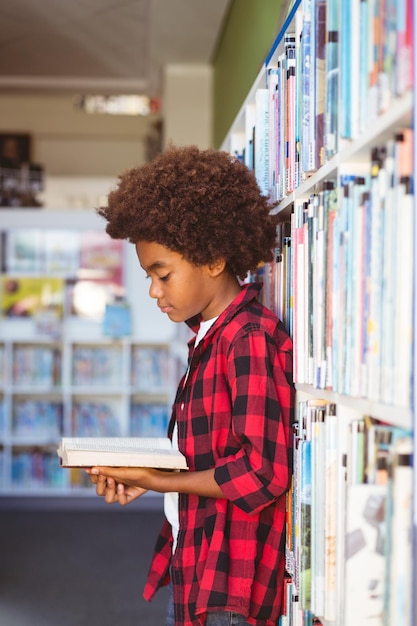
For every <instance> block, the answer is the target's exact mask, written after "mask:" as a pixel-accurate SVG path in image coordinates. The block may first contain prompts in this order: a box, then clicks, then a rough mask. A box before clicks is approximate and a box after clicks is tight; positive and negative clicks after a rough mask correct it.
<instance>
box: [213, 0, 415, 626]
mask: <svg viewBox="0 0 417 626" xmlns="http://www.w3.org/2000/svg"><path fill="white" fill-rule="evenodd" d="M413 18H414V22H415V19H416V18H415V16H413V9H412V2H411V0H398V1H394V0H393V1H391V2H389V1H387V0H363V1H359V0H342V2H340V1H339V0H327V2H326V1H325V0H300V1H298V2H294V3H292V7H291V9H290V11H289V13H288V16H287V19H286V21H285V23H284V25H283V27H282V29H281V31H280V33H279V34H278V36H277V38H276V40H275V41H274V42H273V45H272V47H271V50H270V53H269V54H268V56H267V58H266V60H265V64H264V67H263V68H262V69H261V71H260V72H259V75H258V77H257V78H256V80H255V82H254V84H253V86H252V88H251V90H250V92H249V93H248V95H247V97H246V99H245V101H244V102H243V103H242V106H241V109H240V111H239V113H238V115H237V116H236V119H235V120H234V122H233V124H232V126H231V128H230V131H229V133H228V134H227V136H226V138H225V140H224V142H223V145H222V149H224V150H226V151H228V152H229V153H230V154H232V155H234V156H235V157H236V158H239V159H240V160H242V161H243V162H245V163H246V164H247V165H248V167H250V168H251V169H253V170H254V175H255V176H256V178H257V181H258V184H259V186H260V188H261V190H262V192H263V193H264V194H267V195H269V197H270V199H271V212H272V213H274V214H276V215H277V219H278V225H277V242H276V250H275V255H274V256H275V259H274V261H273V263H271V264H268V265H265V266H264V267H262V268H260V269H259V271H258V272H256V273H255V274H254V276H253V277H251V278H253V279H254V280H256V279H258V280H262V281H263V282H264V290H263V292H264V295H263V298H264V302H265V304H267V306H270V307H271V308H273V309H274V310H275V311H276V312H277V314H278V316H279V317H280V318H281V319H282V320H283V321H284V323H285V324H286V327H287V329H288V331H289V333H290V334H291V336H292V338H293V344H294V383H295V388H296V409H295V425H294V472H293V483H292V489H291V490H290V492H289V493H288V506H287V545H286V560H287V572H288V578H287V579H286V583H285V591H284V593H285V594H286V599H287V602H286V610H285V615H283V616H282V617H281V626H282V625H285V624H312V623H321V624H325V625H337V626H353V625H354V624H355V625H356V624H360V625H361V626H367V625H368V624H369V625H370V624H375V625H376V624H378V625H381V626H382V625H384V626H387V625H388V624H402V625H404V626H412V624H415V623H416V620H417V613H416V606H415V599H414V598H415V589H416V566H415V563H416V562H417V559H416V556H417V555H416V539H417V533H416V519H417V514H416V511H417V506H416V498H415V484H416V471H415V467H414V462H413V453H414V449H415V425H416V418H415V409H414V402H415V393H414V384H415V381H414V375H413V372H414V364H415V353H414V351H415V347H414V340H413V339H414V336H415V319H413V318H415V310H416V307H415V293H416V289H415V287H416V269H415V267H416V263H415V250H416V246H415V241H416V234H415V233H416V220H415V211H416V204H415V200H414V196H413V187H414V184H413V183H414V180H415V169H416V167H415V158H414V155H415V148H416V144H415V136H414V120H415V116H416V114H415V109H414V97H415V94H414V83H415V66H414V62H413V59H414V58H415V50H414V39H413ZM413 590H414V591H413Z"/></svg>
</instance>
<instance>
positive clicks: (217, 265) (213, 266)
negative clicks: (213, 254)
mask: <svg viewBox="0 0 417 626" xmlns="http://www.w3.org/2000/svg"><path fill="white" fill-rule="evenodd" d="M225 268H226V261H225V260H224V259H217V260H216V261H213V262H212V263H209V266H208V269H209V272H210V275H211V276H213V277H214V276H218V275H219V274H221V273H222V272H224V270H225Z"/></svg>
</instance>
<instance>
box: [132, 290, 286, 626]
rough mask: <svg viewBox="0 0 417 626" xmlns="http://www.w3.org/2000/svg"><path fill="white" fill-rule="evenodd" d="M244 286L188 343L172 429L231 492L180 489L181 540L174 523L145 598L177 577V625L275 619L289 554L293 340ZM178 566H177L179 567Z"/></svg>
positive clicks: (197, 466)
mask: <svg viewBox="0 0 417 626" xmlns="http://www.w3.org/2000/svg"><path fill="white" fill-rule="evenodd" d="M260 288H261V287H260V285H255V284H249V285H245V286H244V288H243V289H242V290H241V292H240V293H239V294H238V296H237V297H236V298H235V300H234V301H233V302H232V303H231V304H230V306H228V307H227V309H226V310H225V311H223V313H222V314H221V315H220V316H219V318H218V319H217V320H216V322H215V323H214V324H213V326H212V327H211V328H210V329H209V331H208V332H207V334H206V336H205V337H204V338H203V339H202V341H201V342H200V344H199V345H198V346H197V347H196V349H195V351H193V348H194V340H192V341H191V342H190V344H189V349H190V357H189V364H190V369H189V376H188V379H187V380H186V382H185V383H184V378H183V379H182V381H181V382H180V385H179V388H178V392H177V396H176V399H175V402H174V406H173V415H172V418H171V428H172V426H173V423H174V420H176V421H177V423H178V444H179V448H180V450H181V451H182V452H183V453H184V454H185V456H186V458H187V461H188V465H189V467H190V470H192V471H193V470H195V471H199V470H206V469H209V468H213V467H214V468H215V479H216V481H217V483H218V484H219V486H220V488H221V489H222V491H223V493H224V495H225V499H214V498H205V497H199V496H195V495H186V494H180V498H179V520H180V530H179V536H178V544H177V548H176V551H175V554H174V556H173V558H172V559H171V546H172V536H171V528H170V525H169V524H168V522H165V524H164V526H163V529H162V532H161V535H160V536H159V539H158V542H157V545H156V549H155V554H154V559H153V562H152V565H151V568H150V572H149V576H148V582H147V584H146V587H145V591H144V597H145V598H146V599H147V600H150V599H151V598H152V596H153V595H154V593H155V591H156V590H157V588H158V587H160V586H161V585H163V584H166V583H167V582H168V581H169V575H170V573H171V574H172V580H173V583H174V605H175V616H176V624H177V625H178V626H179V625H181V626H191V625H201V624H204V623H205V617H206V613H207V611H234V612H236V613H240V614H242V615H244V616H245V617H246V620H247V621H248V622H249V623H250V624H256V625H257V626H261V625H262V626H275V624H276V622H277V620H278V618H279V615H280V609H281V599H282V588H283V577H284V558H285V493H286V491H287V489H288V486H289V481H290V472H291V460H292V459H291V434H290V427H291V421H292V410H293V403H294V390H293V385H292V343H291V340H290V338H289V337H288V335H287V333H286V332H285V329H284V327H283V325H282V323H281V322H280V321H279V320H278V319H277V317H276V316H275V315H274V314H273V313H272V312H271V311H269V310H268V309H266V308H265V307H264V306H262V305H261V304H260V303H259V302H258V295H259V290H260ZM170 566H171V572H170Z"/></svg>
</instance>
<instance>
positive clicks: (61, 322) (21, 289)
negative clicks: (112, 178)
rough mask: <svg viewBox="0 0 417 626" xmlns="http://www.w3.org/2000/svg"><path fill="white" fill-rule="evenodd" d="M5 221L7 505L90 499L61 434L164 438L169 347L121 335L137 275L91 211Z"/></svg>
mask: <svg viewBox="0 0 417 626" xmlns="http://www.w3.org/2000/svg"><path fill="white" fill-rule="evenodd" d="M0 224H1V226H0V231H1V257H2V272H1V276H0V279H1V292H0V293H1V295H0V298H1V309H2V316H1V319H0V496H12V497H13V496H19V497H25V496H54V495H76V496H78V495H88V494H91V492H92V487H91V485H90V484H89V481H88V480H87V475H86V474H85V472H83V471H81V470H75V469H74V470H67V469H62V468H60V467H59V459H58V456H57V453H56V450H57V446H58V441H59V439H60V437H62V436H103V437H107V436H145V437H147V436H157V437H159V436H165V434H166V427H167V423H168V418H169V413H170V405H171V403H172V398H173V389H172V381H173V368H174V364H173V361H174V359H173V358H172V355H171V345H170V342H169V340H166V341H164V340H163V339H161V341H153V340H152V341H151V340H149V341H147V340H146V339H143V337H141V336H139V335H138V334H137V333H135V330H134V327H135V321H134V320H130V323H129V321H128V322H127V323H128V326H129V327H128V328H126V327H125V326H124V324H126V312H128V311H129V309H130V306H129V307H127V306H126V303H128V304H129V305H130V304H132V303H131V302H130V301H129V294H128V293H124V287H125V284H126V281H128V280H129V274H130V275H131V276H130V280H131V281H135V280H136V274H137V273H138V272H139V267H138V264H137V260H136V259H135V258H134V253H131V248H132V249H133V246H129V245H128V244H126V242H121V241H118V242H114V241H112V240H111V239H110V237H108V236H107V234H106V233H105V232H104V229H103V222H102V220H101V219H100V218H99V217H98V216H97V215H96V214H95V212H94V211H88V210H79V211H53V210H44V209H15V210H13V209H10V210H9V209H2V210H1V212H0ZM103 271H104V274H105V275H103ZM132 275H133V276H134V278H132ZM136 292H138V289H136ZM106 301H108V302H109V303H110V304H111V307H110V309H111V311H112V312H113V315H114V311H116V316H118V315H119V313H120V314H121V317H120V320H121V321H120V320H119V321H120V325H119V326H117V325H116V327H115V326H114V324H115V319H116V320H118V319H119V317H116V318H114V317H113V318H111V319H112V324H113V326H112V325H111V324H110V323H109V324H108V325H107V326H106V322H105V315H104V312H105V311H106V307H105V304H106ZM87 304H89V305H91V306H90V308H88V307H87V306H86V305H87ZM99 305H100V306H99ZM83 307H84V308H83ZM119 307H120V308H119ZM132 317H133V314H132ZM109 328H110V330H109ZM162 336H163V333H162V335H161V337H162Z"/></svg>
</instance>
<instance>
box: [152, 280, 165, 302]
mask: <svg viewBox="0 0 417 626" xmlns="http://www.w3.org/2000/svg"><path fill="white" fill-rule="evenodd" d="M161 293H162V290H161V288H160V286H159V285H157V284H156V283H155V281H152V283H151V286H150V287H149V295H150V297H151V298H155V299H157V298H159V297H160V296H161Z"/></svg>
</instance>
